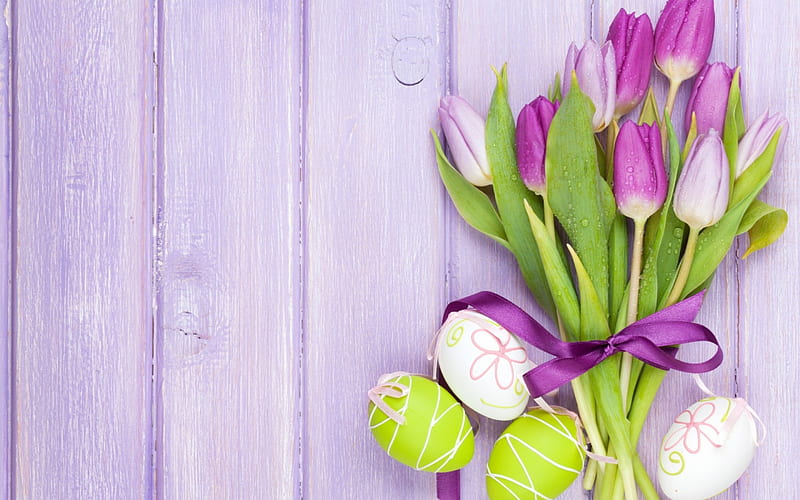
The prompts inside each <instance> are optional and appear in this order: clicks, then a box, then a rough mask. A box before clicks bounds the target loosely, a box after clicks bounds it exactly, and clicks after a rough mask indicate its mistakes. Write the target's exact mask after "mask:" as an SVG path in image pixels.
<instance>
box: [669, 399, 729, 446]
mask: <svg viewBox="0 0 800 500" xmlns="http://www.w3.org/2000/svg"><path fill="white" fill-rule="evenodd" d="M691 410H692V409H691V408H688V409H686V410H683V411H682V412H681V413H680V415H678V416H677V417H675V423H676V424H678V428H677V429H675V430H674V431H673V432H672V433H671V434H669V435H668V436H667V437H666V438H664V449H665V450H666V451H669V450H671V449H672V448H675V447H676V446H678V444H680V443H683V447H684V448H685V449H686V451H687V452H689V453H691V454H695V453H697V452H698V451H700V445H701V444H702V441H703V438H706V439H707V440H708V442H709V443H711V445H712V446H714V447H716V448H719V447H720V446H721V445H720V444H718V443H717V442H716V441H715V440H714V438H715V437H716V436H718V435H719V430H718V429H717V428H716V427H715V426H714V425H713V424H710V423H708V419H710V418H711V417H712V416H713V415H714V411H715V410H716V407H715V406H714V404H712V403H710V402H705V403H702V404H699V405H697V407H696V408H695V409H694V412H692V411H691ZM707 432H709V433H713V436H714V437H712V436H711V435H709V434H707Z"/></svg>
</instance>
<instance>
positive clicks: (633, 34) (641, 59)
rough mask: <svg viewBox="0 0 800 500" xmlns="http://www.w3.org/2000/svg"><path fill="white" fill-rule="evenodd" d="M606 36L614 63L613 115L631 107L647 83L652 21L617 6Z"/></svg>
mask: <svg viewBox="0 0 800 500" xmlns="http://www.w3.org/2000/svg"><path fill="white" fill-rule="evenodd" d="M606 40H608V41H610V42H611V43H612V44H613V45H614V56H615V59H616V63H617V100H616V109H615V111H614V117H615V118H619V117H621V116H622V115H624V114H627V113H628V112H629V111H631V110H632V109H633V108H635V107H636V106H637V105H638V104H639V103H640V102H642V99H644V95H645V93H646V92H647V88H648V87H649V86H650V69H651V67H652V65H653V24H652V23H651V22H650V17H648V15H647V14H642V15H641V16H639V17H636V15H635V14H634V13H630V14H628V13H627V12H625V9H620V10H619V12H618V13H617V16H616V17H615V18H614V20H613V21H611V26H609V27H608V36H607V37H606Z"/></svg>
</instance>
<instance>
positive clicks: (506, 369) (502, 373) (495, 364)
mask: <svg viewBox="0 0 800 500" xmlns="http://www.w3.org/2000/svg"><path fill="white" fill-rule="evenodd" d="M438 360H439V367H440V369H441V371H442V375H443V376H444V379H445V380H446V381H447V384H448V385H449V386H450V389H451V390H452V391H453V393H454V394H455V395H456V396H458V398H459V399H460V400H461V401H462V402H463V403H464V404H465V405H467V406H469V407H470V408H472V409H473V410H475V411H476V412H478V413H480V414H481V415H485V416H487V417H489V418H493V419H495V420H514V419H515V418H517V417H518V416H520V415H521V414H522V412H524V411H525V408H526V407H527V405H528V399H529V397H530V395H529V393H528V388H527V387H526V386H525V382H524V381H523V380H522V375H523V374H524V373H525V372H527V371H528V370H530V369H531V368H533V366H534V365H533V363H531V362H530V360H529V359H528V354H527V352H526V351H525V348H524V347H522V344H520V341H519V340H518V339H517V338H516V337H515V336H514V335H512V334H511V333H510V332H509V331H508V330H506V329H505V328H503V327H502V326H500V325H498V324H497V323H496V322H495V321H493V320H491V319H489V318H487V317H486V316H484V315H483V314H480V313H478V312H476V311H473V310H469V309H465V310H461V311H457V312H454V313H452V314H450V316H448V318H447V320H446V321H445V323H444V324H443V325H442V328H441V330H440V332H439V341H438Z"/></svg>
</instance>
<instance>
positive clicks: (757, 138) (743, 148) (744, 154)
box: [736, 111, 789, 179]
mask: <svg viewBox="0 0 800 500" xmlns="http://www.w3.org/2000/svg"><path fill="white" fill-rule="evenodd" d="M788 126H789V123H788V122H787V121H786V117H785V116H783V115H782V114H780V113H776V114H774V115H772V116H769V114H768V112H767V111H764V113H762V114H761V116H759V117H758V118H756V120H755V121H754V122H753V123H752V124H750V127H748V129H747V132H746V133H745V134H744V137H742V140H741V141H740V142H739V153H738V154H737V156H736V178H737V179H738V178H739V176H740V175H742V173H743V172H744V171H745V170H747V168H748V167H749V166H750V165H752V164H753V162H755V161H756V160H757V159H758V157H759V156H761V155H762V154H763V153H764V150H766V149H767V146H769V143H770V141H772V137H773V136H774V135H775V134H776V133H777V132H778V131H779V130H782V131H781V137H780V139H778V149H777V150H776V151H775V156H776V158H777V156H778V153H779V152H780V150H781V148H782V147H783V143H784V141H785V139H786V127H788Z"/></svg>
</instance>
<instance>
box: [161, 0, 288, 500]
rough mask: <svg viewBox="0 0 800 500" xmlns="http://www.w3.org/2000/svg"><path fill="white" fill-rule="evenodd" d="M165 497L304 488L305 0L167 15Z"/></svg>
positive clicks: (180, 6)
mask: <svg viewBox="0 0 800 500" xmlns="http://www.w3.org/2000/svg"><path fill="white" fill-rule="evenodd" d="M159 14H160V15H159V29H160V34H159V55H158V63H159V89H160V101H159V105H160V107H159V113H158V115H159V123H158V140H159V154H158V253H157V268H156V273H157V274H156V283H157V290H158V318H157V322H156V327H157V330H156V335H157V339H158V344H157V345H158V359H157V366H158V370H159V372H158V373H159V377H158V381H157V384H158V387H157V391H156V394H157V403H156V404H157V405H158V408H159V411H158V429H157V432H158V445H157V453H158V471H157V473H158V480H157V493H158V497H159V498H209V499H211V498H291V497H293V496H298V495H299V488H300V483H299V478H300V476H299V472H298V470H297V463H296V462H295V461H296V459H297V453H298V446H299V445H298V438H299V436H298V433H299V430H300V420H299V418H300V414H299V412H300V410H301V407H300V399H299V398H300V396H301V387H300V385H299V384H300V379H299V374H298V369H299V356H300V354H301V351H300V349H299V346H300V341H301V338H302V337H301V335H302V334H301V331H300V313H301V302H300V301H301V298H302V289H301V288H300V287H301V286H302V277H301V274H300V270H301V267H300V264H301V261H300V259H301V258H302V255H303V252H302V250H301V246H300V244H301V234H300V229H301V227H302V226H301V223H302V221H301V219H300V213H301V195H300V193H301V189H300V188H301V177H300V169H301V164H300V158H301V135H300V133H301V132H300V131H301V123H302V119H301V114H300V113H301V108H300V86H301V83H302V82H301V78H300V74H301V72H300V70H301V61H302V59H301V56H300V55H301V52H300V36H301V33H302V17H301V11H300V8H299V4H298V3H297V2H280V1H274V2H273V1H260V2H244V1H237V2H226V3H224V4H222V3H220V2H216V1H207V2H191V3H187V2H180V1H164V2H162V3H161V5H160V12H159Z"/></svg>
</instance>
